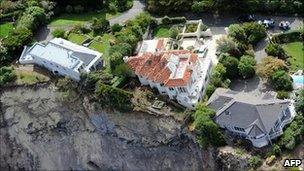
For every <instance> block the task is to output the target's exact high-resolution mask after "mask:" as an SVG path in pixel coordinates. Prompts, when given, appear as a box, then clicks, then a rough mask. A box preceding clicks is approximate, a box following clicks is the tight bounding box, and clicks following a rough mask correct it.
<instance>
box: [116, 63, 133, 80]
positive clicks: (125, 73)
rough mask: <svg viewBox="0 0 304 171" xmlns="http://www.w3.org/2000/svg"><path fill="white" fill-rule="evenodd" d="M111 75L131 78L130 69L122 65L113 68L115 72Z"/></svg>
mask: <svg viewBox="0 0 304 171" xmlns="http://www.w3.org/2000/svg"><path fill="white" fill-rule="evenodd" d="M113 73H114V75H117V76H121V77H129V76H131V74H132V71H131V70H130V68H129V67H128V65H127V64H125V63H122V64H119V65H118V66H116V67H115V70H114V72H113Z"/></svg>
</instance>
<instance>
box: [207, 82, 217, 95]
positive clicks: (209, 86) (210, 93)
mask: <svg viewBox="0 0 304 171" xmlns="http://www.w3.org/2000/svg"><path fill="white" fill-rule="evenodd" d="M215 89H216V87H215V86H214V85H212V84H209V85H208V86H207V88H206V96H207V98H210V97H211V95H212V94H213V93H214V91H215Z"/></svg>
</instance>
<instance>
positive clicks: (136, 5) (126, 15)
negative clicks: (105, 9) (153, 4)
mask: <svg viewBox="0 0 304 171" xmlns="http://www.w3.org/2000/svg"><path fill="white" fill-rule="evenodd" d="M144 10H145V2H144V1H143V0H134V2H133V7H132V8H131V9H130V10H128V11H125V12H123V13H122V14H121V15H119V16H117V17H114V18H112V19H110V20H109V21H110V25H113V24H116V23H118V24H123V23H124V22H125V21H127V20H130V19H132V18H134V17H135V16H136V15H138V14H140V13H142V12H143V11H144Z"/></svg>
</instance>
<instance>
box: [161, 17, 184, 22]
mask: <svg viewBox="0 0 304 171" xmlns="http://www.w3.org/2000/svg"><path fill="white" fill-rule="evenodd" d="M161 22H162V24H180V23H186V22H187V19H186V18H185V17H172V18H170V17H168V16H165V17H163V18H162V19H161Z"/></svg>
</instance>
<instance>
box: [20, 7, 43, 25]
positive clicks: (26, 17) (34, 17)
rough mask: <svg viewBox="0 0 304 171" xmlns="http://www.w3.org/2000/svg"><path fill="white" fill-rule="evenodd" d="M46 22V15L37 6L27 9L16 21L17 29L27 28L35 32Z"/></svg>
mask: <svg viewBox="0 0 304 171" xmlns="http://www.w3.org/2000/svg"><path fill="white" fill-rule="evenodd" d="M45 22H46V14H45V11H44V9H43V8H41V7H38V6H30V7H28V8H27V9H26V10H25V12H24V14H23V15H22V16H21V18H20V19H19V20H18V25H17V28H22V27H25V28H28V29H30V30H35V29H37V28H38V26H39V25H41V24H44V23H45Z"/></svg>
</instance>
